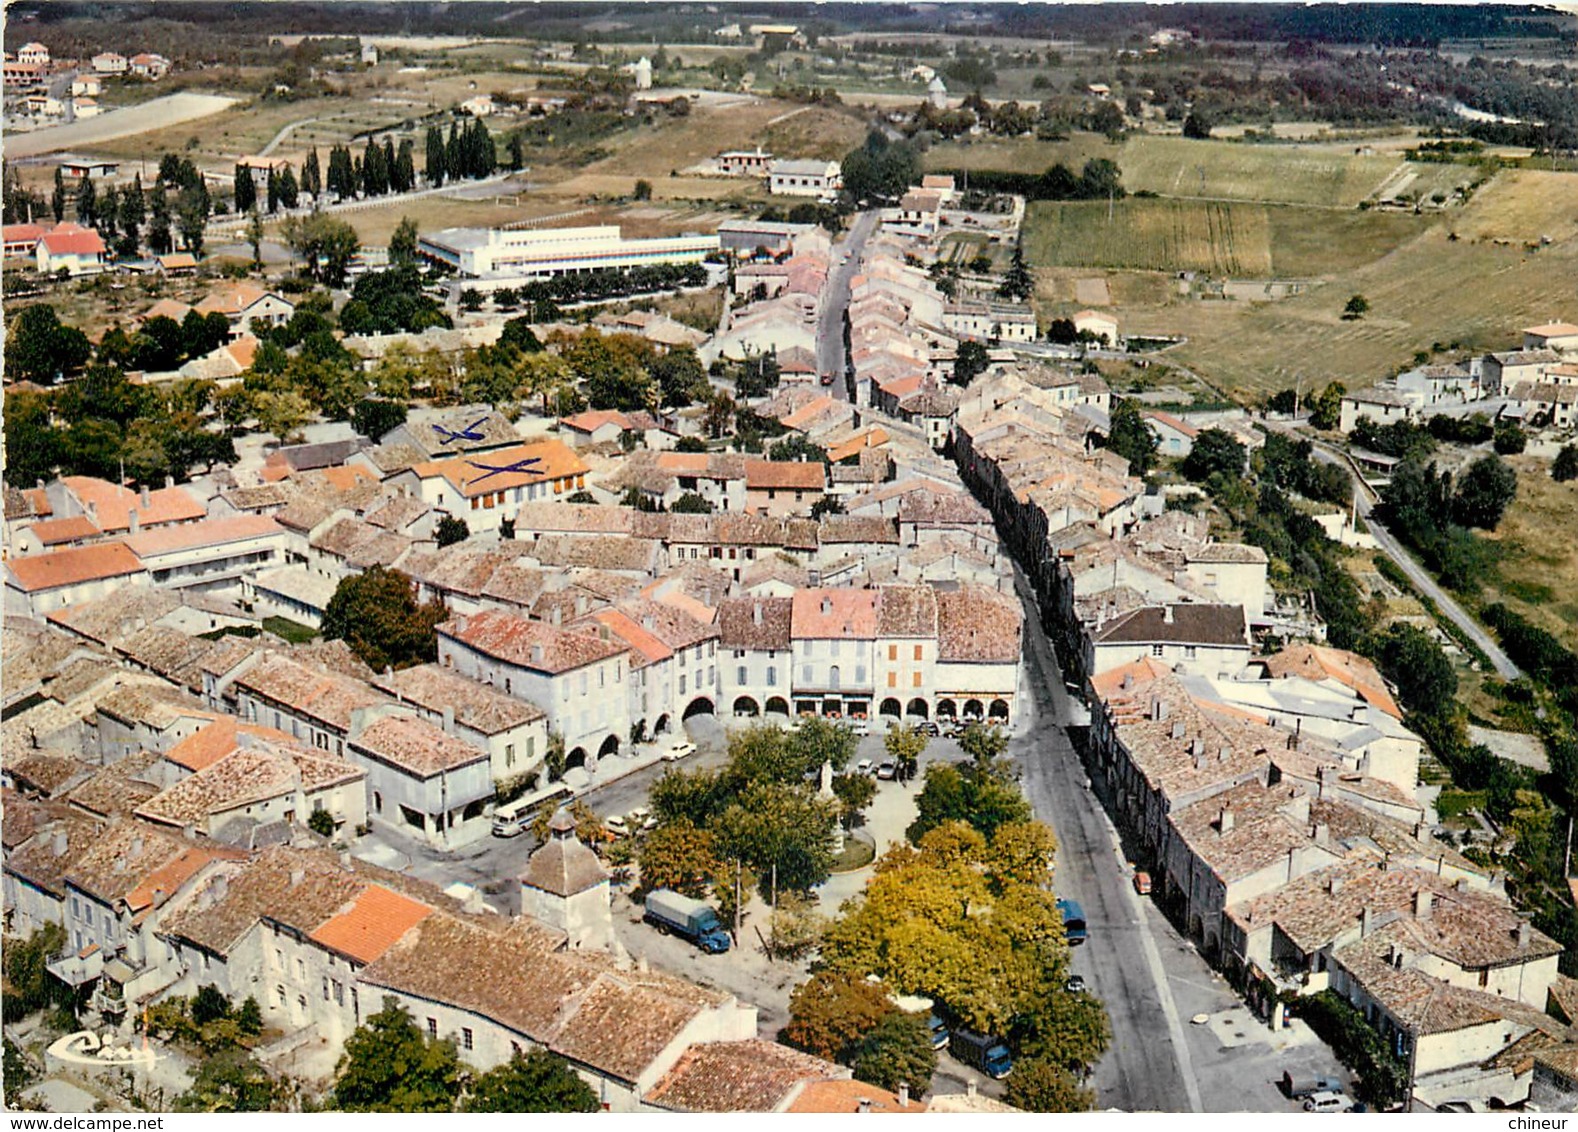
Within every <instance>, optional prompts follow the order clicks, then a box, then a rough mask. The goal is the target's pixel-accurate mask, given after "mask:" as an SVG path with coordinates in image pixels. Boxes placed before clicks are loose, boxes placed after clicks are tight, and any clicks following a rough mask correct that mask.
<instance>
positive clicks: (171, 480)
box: [164, 476, 175, 489]
mask: <svg viewBox="0 0 1578 1132" xmlns="http://www.w3.org/2000/svg"><path fill="white" fill-rule="evenodd" d="M164 486H165V487H166V488H167V489H168V488H172V487H174V486H175V477H174V476H165V477H164Z"/></svg>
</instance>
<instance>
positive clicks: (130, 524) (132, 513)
mask: <svg viewBox="0 0 1578 1132" xmlns="http://www.w3.org/2000/svg"><path fill="white" fill-rule="evenodd" d="M140 530H142V516H141V515H140V514H138V511H137V508H135V507H128V508H127V509H126V532H127V533H128V534H133V535H134V534H136V533H137V532H138V531H140Z"/></svg>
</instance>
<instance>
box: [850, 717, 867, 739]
mask: <svg viewBox="0 0 1578 1132" xmlns="http://www.w3.org/2000/svg"><path fill="white" fill-rule="evenodd" d="M849 729H850V730H851V731H853V732H854V733H855V734H856V735H859V736H861V737H865V736H867V735H870V734H871V722H870V721H869V720H865V719H857V720H854V721H853V722H852V723H850V725H849Z"/></svg>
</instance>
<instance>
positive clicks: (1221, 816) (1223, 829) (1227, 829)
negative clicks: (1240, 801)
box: [1216, 802, 1235, 834]
mask: <svg viewBox="0 0 1578 1132" xmlns="http://www.w3.org/2000/svg"><path fill="white" fill-rule="evenodd" d="M1234 820H1235V819H1234V817H1233V804H1232V803H1231V802H1226V803H1224V804H1223V805H1222V808H1221V809H1220V810H1218V811H1217V813H1216V831H1217V832H1218V833H1222V834H1228V833H1232V832H1233V824H1234Z"/></svg>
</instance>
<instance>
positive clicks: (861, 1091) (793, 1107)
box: [785, 1079, 926, 1114]
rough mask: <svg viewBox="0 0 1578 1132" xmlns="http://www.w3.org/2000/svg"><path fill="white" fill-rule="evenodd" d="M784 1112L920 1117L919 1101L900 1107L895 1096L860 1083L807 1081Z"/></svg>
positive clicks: (920, 1106) (921, 1111)
mask: <svg viewBox="0 0 1578 1132" xmlns="http://www.w3.org/2000/svg"><path fill="white" fill-rule="evenodd" d="M785 1111H786V1112H850V1113H854V1112H888V1113H915V1114H919V1113H923V1112H925V1111H926V1106H925V1105H923V1104H921V1103H920V1101H919V1100H911V1101H909V1102H907V1103H904V1104H901V1103H900V1102H899V1098H898V1095H897V1094H895V1093H890V1092H888V1091H887V1090H886V1089H879V1088H877V1087H876V1086H875V1085H868V1084H867V1083H866V1082H864V1081H856V1080H853V1079H850V1080H834V1081H810V1082H808V1083H807V1084H806V1086H805V1088H803V1089H802V1090H800V1095H799V1096H797V1097H795V1099H794V1100H793V1101H792V1102H791V1103H790V1105H789V1107H788V1108H787V1109H786V1110H785Z"/></svg>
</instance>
